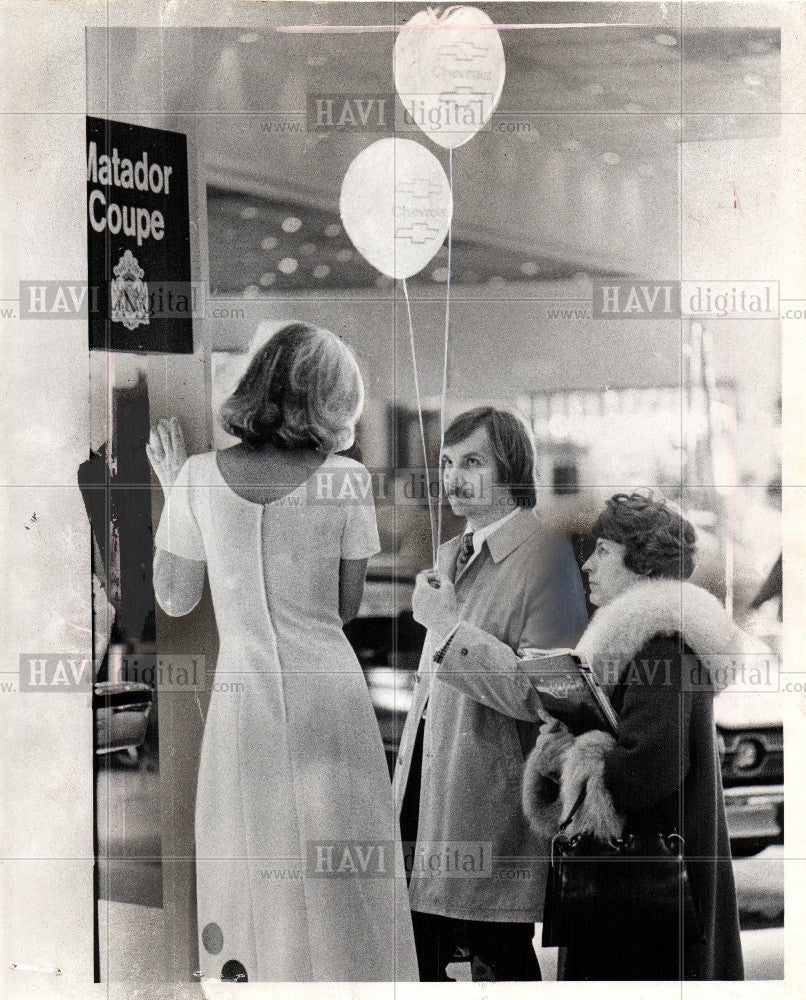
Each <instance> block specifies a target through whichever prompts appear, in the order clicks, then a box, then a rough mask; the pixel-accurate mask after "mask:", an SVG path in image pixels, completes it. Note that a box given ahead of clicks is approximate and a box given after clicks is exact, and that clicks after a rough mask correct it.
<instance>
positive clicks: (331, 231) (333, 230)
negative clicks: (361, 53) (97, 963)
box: [325, 222, 341, 240]
mask: <svg viewBox="0 0 806 1000" xmlns="http://www.w3.org/2000/svg"><path fill="white" fill-rule="evenodd" d="M340 232H341V226H340V225H339V224H338V222H329V223H328V224H327V225H326V226H325V236H327V237H328V239H331V240H332V239H333V237H334V236H338V235H339V233H340Z"/></svg>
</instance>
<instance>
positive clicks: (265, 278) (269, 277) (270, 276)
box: [260, 271, 277, 288]
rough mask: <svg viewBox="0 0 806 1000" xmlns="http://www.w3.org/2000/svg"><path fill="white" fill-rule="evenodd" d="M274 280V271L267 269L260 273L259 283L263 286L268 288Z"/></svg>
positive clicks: (275, 277) (275, 276)
mask: <svg viewBox="0 0 806 1000" xmlns="http://www.w3.org/2000/svg"><path fill="white" fill-rule="evenodd" d="M275 281H277V275H276V274H275V273H274V271H267V272H266V273H265V274H261V276H260V284H261V285H262V286H263V288H268V287H269V286H270V285H273V284H274V282H275Z"/></svg>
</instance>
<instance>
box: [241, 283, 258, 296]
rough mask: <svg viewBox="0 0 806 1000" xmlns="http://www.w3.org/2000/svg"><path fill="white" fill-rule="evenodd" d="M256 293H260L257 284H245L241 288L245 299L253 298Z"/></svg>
mask: <svg viewBox="0 0 806 1000" xmlns="http://www.w3.org/2000/svg"><path fill="white" fill-rule="evenodd" d="M256 295H260V289H259V288H258V287H257V285H247V286H246V288H244V290H243V297H244V298H245V299H253V298H254V297H255V296H256Z"/></svg>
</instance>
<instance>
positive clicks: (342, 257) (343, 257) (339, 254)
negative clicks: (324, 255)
mask: <svg viewBox="0 0 806 1000" xmlns="http://www.w3.org/2000/svg"><path fill="white" fill-rule="evenodd" d="M352 259H353V251H352V250H348V249H347V247H345V248H344V249H343V250H337V251H336V260H337V261H339V262H340V263H342V264H346V263H347V261H348V260H352Z"/></svg>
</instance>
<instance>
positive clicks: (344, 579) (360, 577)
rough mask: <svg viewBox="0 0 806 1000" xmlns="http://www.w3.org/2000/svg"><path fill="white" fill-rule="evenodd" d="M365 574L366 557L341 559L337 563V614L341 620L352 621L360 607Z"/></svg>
mask: <svg viewBox="0 0 806 1000" xmlns="http://www.w3.org/2000/svg"><path fill="white" fill-rule="evenodd" d="M366 575H367V560H366V559H342V560H341V562H340V564H339V616H340V617H341V620H342V621H343V622H345V623H346V622H349V621H352V619H353V618H355V616H356V615H357V614H358V609H359V608H360V607H361V598H362V597H363V596H364V579H365V578H366Z"/></svg>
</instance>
